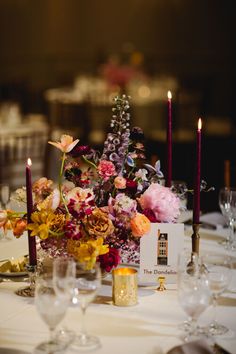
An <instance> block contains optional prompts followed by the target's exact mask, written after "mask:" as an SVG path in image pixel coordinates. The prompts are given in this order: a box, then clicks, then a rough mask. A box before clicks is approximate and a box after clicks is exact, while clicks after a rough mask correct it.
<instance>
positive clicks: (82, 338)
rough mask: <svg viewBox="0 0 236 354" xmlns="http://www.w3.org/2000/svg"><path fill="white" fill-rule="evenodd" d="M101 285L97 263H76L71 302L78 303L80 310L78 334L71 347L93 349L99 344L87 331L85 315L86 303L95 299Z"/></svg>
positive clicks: (97, 339)
mask: <svg viewBox="0 0 236 354" xmlns="http://www.w3.org/2000/svg"><path fill="white" fill-rule="evenodd" d="M100 286H101V271H100V266H99V264H97V263H96V264H95V265H94V266H92V267H91V266H88V264H87V263H77V264H76V276H75V285H74V295H73V303H74V304H79V306H80V309H81V311H82V320H81V321H82V322H81V331H80V335H79V336H77V337H76V338H75V341H74V342H73V344H72V347H73V348H74V347H75V348H76V349H81V348H84V349H95V348H98V347H100V346H101V343H100V340H99V338H97V337H95V336H92V335H90V334H88V333H87V330H86V326H85V315H86V310H87V307H88V305H89V304H90V303H91V302H92V301H93V300H94V299H95V297H96V295H97V293H98V290H99V288H100Z"/></svg>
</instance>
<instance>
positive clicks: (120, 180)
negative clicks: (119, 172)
mask: <svg viewBox="0 0 236 354" xmlns="http://www.w3.org/2000/svg"><path fill="white" fill-rule="evenodd" d="M114 185H115V187H116V188H117V189H125V188H126V179H125V178H124V177H122V176H117V177H116V178H115V179H114Z"/></svg>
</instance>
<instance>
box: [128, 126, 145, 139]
mask: <svg viewBox="0 0 236 354" xmlns="http://www.w3.org/2000/svg"><path fill="white" fill-rule="evenodd" d="M130 139H131V140H136V141H140V140H141V141H142V140H143V139H144V133H143V130H142V129H141V128H140V127H133V128H132V130H131V132H130Z"/></svg>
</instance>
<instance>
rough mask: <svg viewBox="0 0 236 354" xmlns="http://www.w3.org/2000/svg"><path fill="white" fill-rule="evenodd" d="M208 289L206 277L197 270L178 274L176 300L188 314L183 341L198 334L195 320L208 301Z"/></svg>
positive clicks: (207, 304)
mask: <svg viewBox="0 0 236 354" xmlns="http://www.w3.org/2000/svg"><path fill="white" fill-rule="evenodd" d="M210 296H211V294H210V290H209V286H208V281H207V277H206V276H205V275H203V274H201V273H199V272H196V273H192V274H191V273H188V272H183V273H181V274H179V276H178V300H179V304H180V306H181V307H182V309H183V310H184V311H185V313H186V314H187V315H188V326H185V328H184V329H185V332H186V335H185V337H184V341H185V342H188V341H190V340H191V339H194V338H195V337H197V336H198V335H199V334H200V331H199V328H198V325H197V321H198V318H199V317H200V315H201V314H202V313H203V312H204V311H205V310H206V308H207V307H208V306H209V302H210Z"/></svg>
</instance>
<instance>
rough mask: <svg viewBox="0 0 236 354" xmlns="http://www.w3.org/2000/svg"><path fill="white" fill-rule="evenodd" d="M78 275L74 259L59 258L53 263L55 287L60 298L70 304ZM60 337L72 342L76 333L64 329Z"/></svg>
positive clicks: (60, 332)
mask: <svg viewBox="0 0 236 354" xmlns="http://www.w3.org/2000/svg"><path fill="white" fill-rule="evenodd" d="M75 274H76V263H75V261H74V260H73V258H68V257H67V258H63V257H58V258H56V259H54V261H53V286H54V290H55V292H56V294H57V295H58V296H59V297H62V298H65V299H67V300H68V302H72V298H73V289H74V281H75ZM58 333H59V335H60V336H62V335H63V336H64V338H65V340H67V341H68V342H72V341H73V339H74V338H75V333H74V332H73V331H72V330H68V329H67V328H65V327H64V328H62V329H61V330H60V331H59V332H58Z"/></svg>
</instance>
